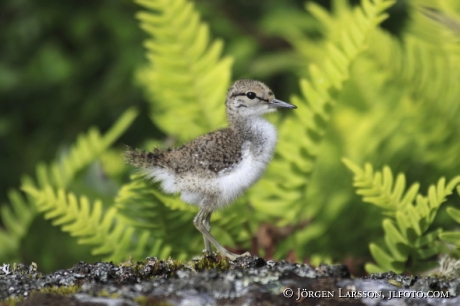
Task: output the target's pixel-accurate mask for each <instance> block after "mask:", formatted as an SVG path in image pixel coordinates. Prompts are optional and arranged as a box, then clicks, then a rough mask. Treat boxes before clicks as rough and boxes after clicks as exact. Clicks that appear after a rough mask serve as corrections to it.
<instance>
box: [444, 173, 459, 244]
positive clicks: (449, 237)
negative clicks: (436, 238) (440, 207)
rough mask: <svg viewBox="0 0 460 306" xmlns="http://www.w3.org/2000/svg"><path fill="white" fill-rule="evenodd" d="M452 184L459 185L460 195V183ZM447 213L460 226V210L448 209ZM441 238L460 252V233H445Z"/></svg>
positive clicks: (453, 182)
mask: <svg viewBox="0 0 460 306" xmlns="http://www.w3.org/2000/svg"><path fill="white" fill-rule="evenodd" d="M451 183H452V184H455V183H456V185H458V186H457V193H458V195H460V182H458V180H457V181H452V182H451ZM449 185H451V184H449ZM447 213H448V214H449V216H450V217H451V218H452V219H453V220H454V221H455V222H457V223H459V224H460V209H458V208H455V207H448V208H447ZM440 238H441V239H442V240H443V241H445V242H447V243H450V244H452V245H454V246H455V248H456V249H457V250H460V231H448V232H444V233H442V234H441V235H440Z"/></svg>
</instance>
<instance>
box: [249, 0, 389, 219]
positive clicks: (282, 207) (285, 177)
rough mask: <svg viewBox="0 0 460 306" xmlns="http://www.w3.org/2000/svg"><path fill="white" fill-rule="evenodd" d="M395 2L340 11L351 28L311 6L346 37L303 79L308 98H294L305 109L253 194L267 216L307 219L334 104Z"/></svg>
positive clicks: (287, 129)
mask: <svg viewBox="0 0 460 306" xmlns="http://www.w3.org/2000/svg"><path fill="white" fill-rule="evenodd" d="M393 3H394V1H386V0H383V1H380V0H378V1H363V2H362V4H361V6H358V7H356V8H355V9H353V10H351V9H350V10H347V9H343V10H341V11H340V12H337V14H343V18H344V19H346V20H347V23H348V25H347V26H346V27H337V25H336V24H335V25H333V26H332V25H330V24H329V22H330V20H331V19H330V17H329V13H328V12H326V11H325V10H324V9H322V8H320V7H319V6H317V5H315V4H314V3H313V2H309V3H308V6H307V9H308V10H309V11H310V12H311V13H312V14H313V15H314V16H316V17H317V18H318V19H319V20H320V21H321V22H322V23H323V24H324V27H325V29H329V30H330V31H331V29H337V28H340V31H341V35H340V37H339V38H337V41H336V42H334V43H329V44H327V45H326V46H325V49H324V50H323V51H324V52H323V58H324V60H323V61H322V62H320V63H317V64H311V65H310V66H309V70H308V72H309V73H308V74H309V77H308V78H306V79H302V80H301V81H300V89H301V92H302V95H303V96H302V97H297V96H294V97H292V99H291V102H292V103H293V104H295V105H297V106H299V108H298V109H297V110H296V112H294V113H293V117H291V118H289V119H288V120H286V121H284V122H283V124H282V125H281V128H280V132H279V134H280V136H279V139H280V140H279V144H278V147H277V152H276V155H275V159H274V160H273V161H272V163H271V164H270V166H269V168H268V171H267V174H266V175H265V176H264V177H265V179H264V180H262V181H261V182H260V183H258V184H257V185H256V186H255V187H254V188H253V189H252V190H251V201H252V203H253V205H254V206H255V207H256V208H257V209H258V210H260V211H261V212H265V213H267V214H270V215H272V216H275V217H280V218H281V219H282V220H289V222H292V220H298V219H299V218H302V216H305V214H304V209H305V205H301V204H300V203H305V201H306V190H307V185H308V183H309V178H310V177H311V174H312V172H313V169H314V164H315V159H316V156H317V154H318V149H319V144H320V142H321V140H322V139H323V137H324V134H325V129H326V127H327V124H328V120H329V117H330V113H331V110H332V106H333V105H334V104H335V102H336V98H337V94H338V92H339V91H340V90H341V88H342V84H343V82H344V81H345V80H346V79H347V78H348V75H349V71H350V66H351V65H352V63H353V62H354V60H355V59H356V58H357V56H358V55H359V54H360V52H361V51H362V50H363V49H364V48H365V46H366V40H367V37H368V35H369V33H371V32H372V31H373V30H374V28H375V27H376V26H377V25H378V24H379V23H380V22H381V21H382V20H384V19H385V18H386V14H385V13H384V11H385V9H386V8H388V7H389V6H391V5H392V4H393ZM327 35H328V33H326V34H325V36H327ZM288 169H289V170H291V171H287V170H288ZM287 196H288V198H286V197H287ZM285 222H287V221H285Z"/></svg>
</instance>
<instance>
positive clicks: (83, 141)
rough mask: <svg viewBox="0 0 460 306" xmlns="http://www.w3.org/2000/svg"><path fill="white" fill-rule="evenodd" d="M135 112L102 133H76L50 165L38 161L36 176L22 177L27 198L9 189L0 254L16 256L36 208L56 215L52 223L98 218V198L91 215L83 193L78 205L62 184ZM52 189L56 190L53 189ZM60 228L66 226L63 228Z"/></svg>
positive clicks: (104, 147)
mask: <svg viewBox="0 0 460 306" xmlns="http://www.w3.org/2000/svg"><path fill="white" fill-rule="evenodd" d="M136 116H137V112H136V111H135V110H134V109H130V110H128V111H126V112H125V114H124V115H123V116H122V117H121V118H120V120H119V121H118V122H117V123H115V124H114V126H113V127H112V129H111V130H109V131H108V132H107V133H106V134H105V135H104V136H103V137H102V136H101V135H100V134H99V131H98V130H97V129H94V128H93V129H90V130H89V132H88V133H87V134H86V135H80V136H79V137H78V139H77V141H76V143H75V144H74V145H73V146H71V147H70V149H69V152H68V153H67V154H66V155H65V156H63V157H62V158H61V159H60V160H58V161H56V162H53V163H51V164H50V165H45V164H43V163H40V164H38V166H37V171H36V180H33V179H32V178H30V177H25V178H24V179H23V183H22V189H23V190H24V191H26V192H27V193H28V195H29V196H28V197H27V199H25V198H24V197H23V196H22V195H21V194H20V193H18V192H17V191H12V192H11V193H10V199H11V205H12V207H13V209H14V210H15V214H14V215H13V214H12V211H11V209H10V208H8V206H4V207H3V208H2V216H1V217H2V222H3V223H4V224H5V225H6V231H1V232H0V233H1V234H0V244H1V245H2V254H1V255H2V256H5V257H6V258H5V259H6V260H14V259H15V258H14V257H12V256H17V253H18V248H19V243H20V240H21V239H22V238H24V235H25V233H27V231H28V230H29V226H30V224H31V221H32V219H33V218H35V217H36V215H37V213H38V212H46V214H45V218H46V219H50V218H57V217H59V219H58V220H56V221H55V222H54V225H62V224H65V223H68V222H70V221H74V220H78V218H80V220H83V221H87V222H88V221H89V222H91V221H94V222H97V221H98V219H99V218H100V214H101V213H102V206H101V205H102V204H101V202H96V204H95V208H94V211H93V213H94V215H92V214H90V213H89V211H90V206H89V203H88V199H87V198H86V197H82V198H81V200H80V203H81V204H80V206H78V205H77V200H76V197H75V195H74V194H69V197H68V199H66V196H65V194H64V188H68V187H69V185H70V184H71V183H72V182H73V180H75V177H76V176H77V174H78V173H79V172H81V171H82V170H83V169H84V168H86V167H88V166H89V165H90V164H91V163H93V162H94V161H95V160H96V159H97V158H98V157H99V155H101V154H102V153H103V152H104V151H106V150H107V149H108V147H109V146H111V145H112V143H113V142H114V141H115V140H116V139H117V138H118V137H119V136H120V135H121V134H122V133H123V132H124V131H125V130H126V129H127V128H128V126H129V125H130V124H131V122H132V121H133V120H134V118H135V117H136ZM55 190H59V192H58V193H56V192H55ZM90 215H91V218H90ZM77 225H78V224H77ZM64 230H69V228H64ZM90 230H92V228H90ZM103 239H105V237H103ZM101 241H103V240H101ZM10 254H13V255H10Z"/></svg>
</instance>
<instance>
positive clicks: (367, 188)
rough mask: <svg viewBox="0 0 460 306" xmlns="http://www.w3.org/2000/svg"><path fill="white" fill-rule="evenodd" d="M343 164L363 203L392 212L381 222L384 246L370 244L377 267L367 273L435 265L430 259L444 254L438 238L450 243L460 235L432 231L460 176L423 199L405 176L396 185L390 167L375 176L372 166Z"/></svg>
mask: <svg viewBox="0 0 460 306" xmlns="http://www.w3.org/2000/svg"><path fill="white" fill-rule="evenodd" d="M344 163H345V164H346V165H347V166H348V168H349V169H350V170H352V171H353V172H354V186H355V188H356V189H357V193H358V194H360V195H361V196H363V201H365V202H369V203H372V204H375V205H377V206H379V207H381V208H383V209H385V210H387V211H388V210H390V211H391V213H390V214H389V213H387V215H388V216H390V218H386V219H384V220H383V223H382V227H383V230H384V233H385V236H384V241H385V244H384V245H378V244H376V243H371V244H370V246H369V249H370V251H371V254H372V256H373V257H374V260H375V261H376V263H377V265H375V264H367V265H366V270H367V271H368V272H369V273H373V272H382V271H388V270H392V271H394V272H396V273H400V272H402V271H403V270H404V269H405V268H407V265H408V264H409V262H411V264H412V265H413V266H412V269H418V268H420V267H422V268H424V269H427V267H428V265H436V264H437V263H436V262H434V261H431V260H430V258H431V257H433V256H434V255H436V254H438V253H439V252H441V248H442V245H441V244H440V241H439V238H443V237H444V238H443V239H445V240H450V239H452V238H453V237H454V236H455V237H458V235H452V234H447V235H446V234H445V233H442V229H436V230H433V231H429V229H430V227H431V226H432V224H433V221H434V219H435V217H436V215H437V213H438V210H439V207H440V206H441V204H442V203H443V202H444V201H445V200H446V197H447V196H449V195H450V194H452V191H453V190H454V189H455V188H456V187H457V185H459V184H460V176H457V177H454V178H453V179H452V180H451V181H449V183H448V184H446V179H445V178H441V179H439V180H438V183H437V184H436V185H430V186H429V188H428V194H427V195H426V196H423V195H421V194H419V193H418V192H417V191H418V185H415V184H414V185H412V187H410V188H409V190H408V191H405V190H404V189H405V186H404V185H405V178H404V175H402V174H401V175H399V177H401V179H400V180H399V182H398V179H397V180H396V181H397V182H396V185H394V186H393V175H392V173H391V170H390V169H389V168H388V167H385V168H384V169H383V172H376V173H374V171H373V169H372V166H371V165H370V164H366V166H365V169H361V168H360V167H358V166H357V165H355V164H353V163H352V162H351V161H349V160H346V159H344ZM382 173H383V174H382ZM398 185H400V186H398ZM414 186H416V187H414ZM403 194H404V196H403ZM450 211H451V212H452V210H450ZM454 214H455V212H454ZM459 216H460V214H459ZM422 263H423V264H424V265H425V266H423V265H422Z"/></svg>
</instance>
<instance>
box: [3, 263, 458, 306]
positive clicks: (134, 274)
mask: <svg viewBox="0 0 460 306" xmlns="http://www.w3.org/2000/svg"><path fill="white" fill-rule="evenodd" d="M459 293H460V280H459V279H450V280H448V279H445V280H444V279H438V278H435V277H420V276H404V275H397V274H395V273H392V272H387V273H380V274H372V275H370V276H368V277H366V278H351V276H350V273H349V272H348V269H347V267H346V266H343V265H333V266H330V265H320V266H319V267H317V268H312V267H310V266H308V265H306V264H291V263H288V262H285V261H279V262H275V261H265V260H263V259H261V258H259V257H241V258H238V259H237V260H235V261H230V262H227V261H226V260H222V259H220V258H218V257H216V256H214V255H210V256H204V257H202V258H201V259H197V260H194V261H192V262H189V263H183V264H181V263H177V262H175V261H173V260H166V261H162V260H158V259H157V258H155V257H153V258H152V257H149V258H147V259H146V261H144V262H138V263H131V262H129V263H124V264H121V265H115V264H113V263H106V262H97V263H94V264H88V263H85V262H80V263H78V264H76V265H75V266H73V267H72V268H71V269H68V270H59V271H56V272H54V273H51V274H42V273H40V272H38V271H37V267H36V265H34V264H33V265H30V266H28V265H23V264H18V265H17V266H16V267H15V268H14V269H13V268H11V266H9V265H3V266H0V304H1V305H12V304H15V305H66V306H73V305H111V306H115V305H116V306H118V305H119V306H121V305H127V306H131V305H184V306H185V305H298V304H308V305H440V304H442V305H460V297H459ZM2 303H3V304H2Z"/></svg>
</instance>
